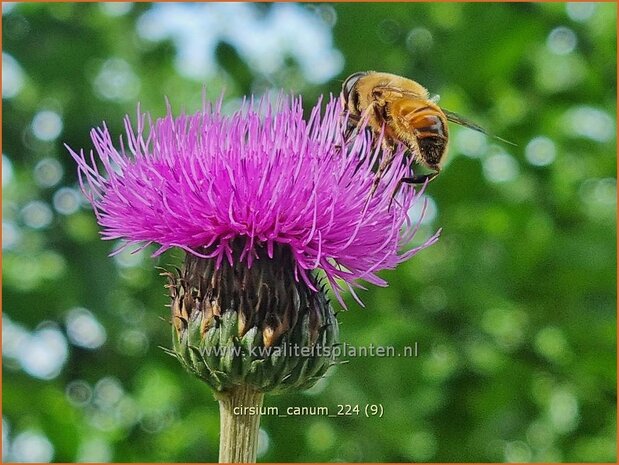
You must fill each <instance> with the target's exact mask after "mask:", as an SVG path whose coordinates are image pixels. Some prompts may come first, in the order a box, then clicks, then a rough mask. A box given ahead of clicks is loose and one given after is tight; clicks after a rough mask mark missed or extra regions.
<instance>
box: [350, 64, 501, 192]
mask: <svg viewBox="0 0 619 465" xmlns="http://www.w3.org/2000/svg"><path fill="white" fill-rule="evenodd" d="M341 99H342V104H343V106H344V109H345V110H346V111H347V112H348V129H347V132H348V135H349V136H350V134H352V133H353V132H354V131H356V130H357V129H358V128H359V126H360V125H361V124H362V123H363V122H367V127H368V128H369V129H371V130H372V131H373V132H374V133H375V134H380V133H381V132H382V134H383V148H384V149H385V151H386V152H387V155H386V156H385V157H384V158H383V160H382V161H381V164H380V166H379V168H378V171H377V175H376V180H375V184H374V187H373V189H372V192H371V193H373V192H374V191H375V189H376V187H377V186H378V182H379V180H380V176H381V175H382V173H383V172H384V171H385V170H386V169H387V168H388V167H389V165H390V164H391V162H392V161H393V156H394V148H395V146H396V144H397V143H398V142H400V143H402V144H404V145H405V146H406V147H407V148H408V150H409V151H410V153H411V154H412V156H413V157H414V161H415V162H417V163H419V164H421V165H423V166H425V167H427V168H429V169H431V170H432V173H430V174H422V175H414V176H412V177H410V178H403V179H402V182H405V183H410V184H421V183H424V182H426V181H431V180H432V179H434V178H435V177H436V176H438V174H439V173H440V172H441V163H442V162H443V161H444V158H445V153H446V151H447V142H448V140H449V130H448V127H447V122H448V121H451V122H453V123H456V124H459V125H461V126H465V127H467V128H470V129H474V130H475V131H479V132H482V133H484V134H488V133H487V132H486V130H485V129H483V128H482V127H480V126H478V125H476V124H474V123H471V122H469V121H467V120H465V119H464V118H462V117H460V116H459V115H457V114H456V113H453V112H451V111H448V110H445V109H444V108H441V107H439V106H438V104H437V103H436V99H433V98H431V97H430V94H429V93H428V91H427V89H426V88H425V87H423V86H422V85H420V84H419V83H417V82H415V81H412V80H411V79H407V78H404V77H401V76H397V75H395V74H389V73H378V72H374V71H364V72H359V73H355V74H352V75H350V76H349V77H348V78H347V79H346V80H345V81H344V84H343V85H342V97H341ZM499 139H500V138H499ZM501 140H503V139H501ZM505 142H507V141H505Z"/></svg>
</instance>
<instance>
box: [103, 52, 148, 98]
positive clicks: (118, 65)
mask: <svg viewBox="0 0 619 465" xmlns="http://www.w3.org/2000/svg"><path fill="white" fill-rule="evenodd" d="M93 84H94V88H95V93H96V94H97V95H98V96H99V97H101V98H103V99H105V100H111V101H115V102H127V101H131V100H134V99H135V98H136V97H137V95H138V93H139V92H140V87H141V83H140V78H139V77H138V76H137V75H136V74H135V73H134V72H133V69H132V68H131V65H130V64H129V63H127V62H126V61H125V60H123V59H122V58H110V59H109V60H106V61H105V62H104V63H103V65H102V66H101V69H100V70H99V73H98V74H97V77H96V78H95V80H94V83H93Z"/></svg>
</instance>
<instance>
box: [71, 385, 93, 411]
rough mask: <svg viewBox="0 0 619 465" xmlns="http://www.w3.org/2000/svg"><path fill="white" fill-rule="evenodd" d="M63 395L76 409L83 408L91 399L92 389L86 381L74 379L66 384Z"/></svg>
mask: <svg viewBox="0 0 619 465" xmlns="http://www.w3.org/2000/svg"><path fill="white" fill-rule="evenodd" d="M65 395H66V396H67V400H68V401H69V402H70V403H71V404H73V405H75V406H76V407H84V406H86V405H88V403H89V402H90V400H91V399H92V388H91V387H90V384H88V383H87V382H86V381H84V380H82V379H76V380H73V381H71V382H70V383H69V384H67V387H66V388H65Z"/></svg>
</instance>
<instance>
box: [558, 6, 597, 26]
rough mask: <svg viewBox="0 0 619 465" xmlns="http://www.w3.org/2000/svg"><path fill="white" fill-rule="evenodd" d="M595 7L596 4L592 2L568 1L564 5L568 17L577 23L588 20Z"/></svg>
mask: <svg viewBox="0 0 619 465" xmlns="http://www.w3.org/2000/svg"><path fill="white" fill-rule="evenodd" d="M596 8H597V5H596V4H595V3H593V2H568V3H567V4H566V5H565V10H566V12H567V15H568V16H569V18H570V19H571V20H572V21H576V22H579V23H583V22H585V21H587V20H589V19H590V18H591V17H592V16H593V14H594V13H595V10H596Z"/></svg>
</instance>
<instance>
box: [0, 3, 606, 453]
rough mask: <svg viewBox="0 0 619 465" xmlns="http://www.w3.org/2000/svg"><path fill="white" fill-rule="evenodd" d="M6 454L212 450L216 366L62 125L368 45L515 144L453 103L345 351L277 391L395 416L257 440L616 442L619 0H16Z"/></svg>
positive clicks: (316, 444)
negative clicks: (453, 116)
mask: <svg viewBox="0 0 619 465" xmlns="http://www.w3.org/2000/svg"><path fill="white" fill-rule="evenodd" d="M2 6H3V16H2V24H3V31H2V41H3V46H4V48H3V54H2V65H3V69H2V84H3V86H2V87H3V88H2V97H3V112H2V124H3V146H2V153H3V155H2V188H3V223H2V226H3V228H2V230H3V239H2V247H3V258H4V259H3V265H2V275H3V301H2V303H3V328H2V342H3V345H2V350H3V372H2V373H3V392H2V394H3V420H2V424H3V429H2V431H3V448H2V452H3V459H4V460H5V461H39V462H45V461H57V462H74V461H81V462H89V461H98V462H106V461H116V462H132V461H140V462H168V461H170V462H201V461H215V460H217V441H218V423H219V418H218V407H217V403H216V402H215V401H214V400H213V397H212V395H211V393H210V392H209V389H208V388H207V387H206V386H204V385H202V384H201V383H200V382H199V381H198V380H196V379H194V378H192V377H190V376H189V375H188V374H186V373H185V372H184V371H183V370H182V369H181V367H180V365H178V364H177V362H176V361H175V360H174V359H172V358H171V357H168V356H167V355H166V354H165V353H164V352H163V351H162V350H161V349H160V348H158V346H169V345H170V329H169V326H168V324H167V323H166V322H165V321H163V320H165V319H166V318H167V311H166V308H165V307H164V305H165V304H166V302H167V298H166V296H165V291H164V289H163V284H164V279H163V278H162V277H160V276H159V275H158V272H157V271H156V270H155V268H154V265H167V264H170V263H177V262H178V261H179V260H180V259H181V255H180V254H179V253H176V254H175V253H169V254H167V255H165V256H164V257H162V258H160V259H158V260H153V259H151V258H150V257H149V252H148V251H147V252H145V253H141V254H137V255H130V254H121V255H119V256H117V257H115V258H109V257H108V256H107V255H108V253H109V252H111V250H112V249H113V248H115V246H117V245H118V244H112V243H109V242H103V241H101V240H99V236H98V226H97V225H96V223H95V219H94V216H93V214H92V211H91V210H90V209H89V208H88V206H87V205H85V203H84V201H83V199H82V198H81V196H80V194H79V191H78V189H77V188H76V170H75V166H74V164H73V161H72V159H71V158H70V157H69V155H68V154H67V151H66V150H65V149H64V148H63V143H68V144H69V145H70V146H72V147H73V148H80V147H84V148H86V149H90V148H91V143H90V141H89V135H88V133H89V129H90V128H91V127H93V126H96V125H99V124H100V123H101V121H103V120H104V121H106V122H107V124H108V126H109V127H110V128H111V132H112V134H114V135H116V137H117V136H118V135H120V134H121V131H122V117H123V116H124V115H125V114H126V113H130V114H131V115H134V114H135V107H136V102H138V101H139V102H141V104H142V108H143V109H145V110H147V111H151V112H152V113H153V114H154V115H155V116H159V115H162V114H163V112H164V106H165V104H164V96H168V97H169V98H170V100H171V102H172V106H173V108H174V109H175V111H177V112H178V111H180V110H181V109H186V110H187V111H194V110H196V109H198V108H199V106H200V93H201V91H202V87H203V85H204V84H205V83H206V85H207V93H208V95H209V97H213V98H214V97H215V96H218V95H219V94H220V92H221V91H222V89H225V90H226V94H225V95H226V104H225V108H226V109H227V110H230V111H231V110H232V109H234V108H236V107H237V106H238V99H239V97H240V96H242V95H246V94H250V93H253V94H256V95H260V94H262V93H263V92H265V91H266V90H268V89H271V88H275V89H279V88H281V89H286V90H288V91H292V92H295V93H300V94H302V95H303V96H304V98H305V103H306V106H307V107H310V106H311V105H313V104H314V102H315V100H316V98H317V97H318V96H319V95H320V94H328V93H329V92H332V93H338V92H339V89H340V86H341V82H342V80H343V79H344V78H345V77H346V76H347V75H349V74H350V73H352V72H356V71H359V70H368V69H374V70H381V71H388V72H392V73H396V74H400V75H403V76H407V77H410V78H412V79H415V80H417V81H419V82H420V83H422V84H423V85H425V86H426V87H428V88H429V89H430V91H431V92H432V93H436V94H439V95H440V96H441V105H443V106H445V107H446V108H449V109H450V110H452V111H457V112H459V113H460V114H462V115H465V116H467V117H468V118H470V119H472V120H473V121H476V122H478V123H479V124H481V125H483V126H485V127H487V128H489V129H490V130H491V131H492V132H493V133H495V134H498V135H500V136H502V137H505V138H507V139H509V140H511V141H513V142H515V143H516V144H517V147H512V146H509V145H506V144H502V143H497V142H496V141H494V140H491V139H488V138H486V137H485V136H483V135H481V134H478V133H475V132H473V131H470V130H467V129H462V128H458V127H454V126H452V127H451V144H450V151H449V163H448V164H447V166H446V167H445V169H444V171H443V174H442V175H441V176H440V177H439V178H438V179H437V180H436V181H434V182H433V183H432V184H431V185H430V186H429V187H428V189H427V196H426V197H427V199H428V202H429V211H428V213H427V215H426V217H425V219H424V225H423V227H422V229H421V230H420V233H419V235H418V236H417V238H416V241H421V240H422V239H423V238H424V237H428V236H429V235H430V234H432V233H433V232H434V231H435V230H436V229H438V228H439V227H440V228H443V233H442V236H441V239H440V241H439V242H438V243H437V244H436V245H434V246H433V247H431V248H430V249H427V250H425V251H423V252H422V253H420V254H419V255H418V256H416V257H415V258H414V259H413V260H411V261H410V262H409V263H406V264H404V265H402V266H401V267H399V268H398V270H397V271H393V272H386V273H383V276H384V277H385V278H386V279H387V280H388V281H389V282H390V285H389V287H388V288H385V289H379V288H371V289H369V290H368V291H363V292H362V293H361V297H362V299H363V300H364V302H365V304H366V307H367V308H365V309H363V308H360V307H359V305H357V304H356V303H355V302H354V300H353V299H351V298H350V296H347V301H348V304H349V311H347V312H343V313H340V315H339V317H340V321H341V329H342V340H343V341H346V342H348V343H349V344H354V345H369V344H371V343H373V344H375V345H392V346H395V347H396V348H398V349H401V348H403V347H404V346H407V345H412V344H414V343H415V342H417V343H418V350H419V352H418V356H417V357H415V358H353V359H350V360H349V362H348V363H347V364H344V365H341V366H339V367H338V368H337V369H335V370H332V371H331V372H330V373H329V376H328V377H327V378H326V379H325V380H323V381H324V382H322V381H321V382H320V383H319V384H318V385H317V386H315V387H314V388H312V389H311V390H310V391H309V392H306V393H299V394H295V395H282V396H268V397H267V399H266V403H265V405H267V406H279V407H280V408H281V409H285V408H287V407H288V406H327V407H329V408H330V409H331V410H332V412H333V411H335V410H336V409H337V405H339V404H351V405H355V404H358V405H360V406H361V407H363V406H365V405H366V404H381V405H382V407H383V408H384V416H383V417H382V418H365V417H364V416H349V417H341V418H327V417H320V416H304V417H296V418H295V417H291V418H277V417H265V418H263V421H262V432H261V445H260V451H259V460H261V461H289V462H296V461H351V462H355V461H367V462H380V461H389V462H402V461H443V462H445V461H479V462H483V461H497V462H502V461H512V462H513V461H516V462H527V461H546V462H552V461H570V462H580V461H597V462H602V461H615V460H616V439H615V438H616V363H615V360H616V310H615V309H616V240H615V238H616V229H615V225H616V179H615V173H616V156H615V155H616V138H615V135H616V49H615V44H616V32H615V31H616V5H614V4H612V3H606V4H603V3H567V4H565V3H548V4H509V3H505V4H493V3H484V4H465V3H458V4H450V3H441V4H402V3H389V4H273V5H270V4H243V3H239V4H215V3H214V4H147V3H146V4H131V3H114V4H112V3H108V4H71V3H57V4H27V3H25V4H7V3H5V4H3V5H2Z"/></svg>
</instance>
